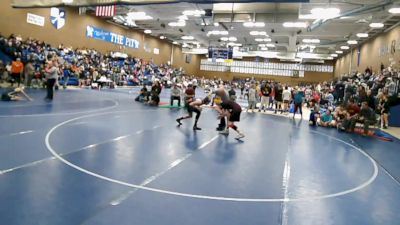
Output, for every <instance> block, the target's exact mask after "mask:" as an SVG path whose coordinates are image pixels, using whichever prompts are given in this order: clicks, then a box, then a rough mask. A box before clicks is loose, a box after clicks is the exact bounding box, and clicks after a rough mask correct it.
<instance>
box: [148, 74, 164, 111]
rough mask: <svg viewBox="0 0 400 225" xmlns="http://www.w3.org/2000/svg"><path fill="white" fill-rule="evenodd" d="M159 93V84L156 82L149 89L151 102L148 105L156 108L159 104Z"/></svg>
mask: <svg viewBox="0 0 400 225" xmlns="http://www.w3.org/2000/svg"><path fill="white" fill-rule="evenodd" d="M160 93H161V84H160V82H159V81H158V80H156V81H155V83H154V85H153V86H152V87H151V100H150V102H149V104H150V105H155V106H157V105H158V104H159V103H160Z"/></svg>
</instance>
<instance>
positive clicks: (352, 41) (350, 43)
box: [347, 40, 358, 45]
mask: <svg viewBox="0 0 400 225" xmlns="http://www.w3.org/2000/svg"><path fill="white" fill-rule="evenodd" d="M357 43H358V42H357V41H356V40H348V41H347V44H349V45H356V44H357Z"/></svg>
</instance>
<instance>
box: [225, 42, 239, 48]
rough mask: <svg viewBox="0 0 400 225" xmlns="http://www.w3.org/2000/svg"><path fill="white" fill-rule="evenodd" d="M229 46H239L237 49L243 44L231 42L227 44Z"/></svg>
mask: <svg viewBox="0 0 400 225" xmlns="http://www.w3.org/2000/svg"><path fill="white" fill-rule="evenodd" d="M226 45H227V46H237V47H240V46H242V44H241V43H233V42H229V43H228V44H226Z"/></svg>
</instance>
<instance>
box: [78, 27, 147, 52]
mask: <svg viewBox="0 0 400 225" xmlns="http://www.w3.org/2000/svg"><path fill="white" fill-rule="evenodd" d="M86 37H88V38H93V39H97V40H102V41H105V42H110V43H113V44H118V45H123V46H126V47H129V48H139V41H137V40H135V39H132V38H128V37H125V36H123V35H120V34H116V33H113V32H110V31H106V30H103V29H101V28H97V27H93V26H87V27H86Z"/></svg>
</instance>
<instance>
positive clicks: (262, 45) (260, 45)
mask: <svg viewBox="0 0 400 225" xmlns="http://www.w3.org/2000/svg"><path fill="white" fill-rule="evenodd" d="M258 46H259V47H266V45H265V44H258Z"/></svg>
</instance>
